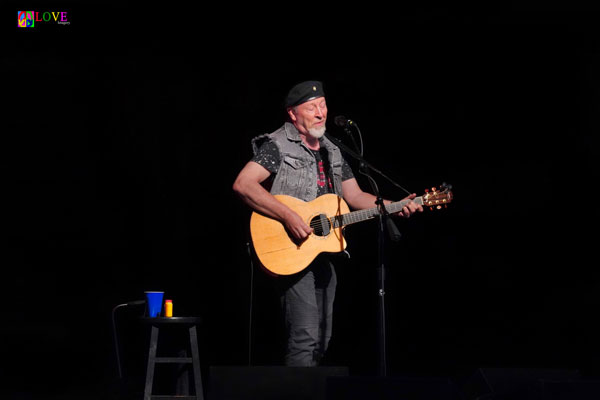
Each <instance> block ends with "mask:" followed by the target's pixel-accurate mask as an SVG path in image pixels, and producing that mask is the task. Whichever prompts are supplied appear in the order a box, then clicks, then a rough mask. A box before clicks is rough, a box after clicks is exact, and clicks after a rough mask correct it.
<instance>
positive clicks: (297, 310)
mask: <svg viewBox="0 0 600 400" xmlns="http://www.w3.org/2000/svg"><path fill="white" fill-rule="evenodd" d="M280 285H281V286H280V290H282V292H281V306H282V309H283V313H284V318H285V325H286V331H287V343H286V350H285V365H287V366H290V367H292V366H293V367H313V366H317V365H319V362H320V360H321V358H322V357H323V355H324V354H325V351H326V350H327V346H328V345H329V340H330V339H331V332H332V316H333V300H334V297H335V288H336V285H337V278H336V275H335V269H334V267H333V265H332V264H331V262H330V261H329V260H328V259H327V257H325V256H321V257H317V259H316V260H315V261H314V262H313V263H312V264H311V265H310V266H309V267H308V268H306V269H305V270H303V271H302V272H300V273H298V274H295V275H292V276H289V277H284V278H282V280H281V282H280Z"/></svg>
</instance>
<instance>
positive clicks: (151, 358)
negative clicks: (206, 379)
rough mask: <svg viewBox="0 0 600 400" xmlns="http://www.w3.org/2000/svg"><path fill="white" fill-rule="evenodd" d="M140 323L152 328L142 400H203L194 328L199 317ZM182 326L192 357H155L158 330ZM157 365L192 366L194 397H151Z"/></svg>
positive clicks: (145, 318) (143, 321) (155, 318)
mask: <svg viewBox="0 0 600 400" xmlns="http://www.w3.org/2000/svg"><path fill="white" fill-rule="evenodd" d="M140 320H141V322H142V323H145V324H149V325H151V326H152V332H151V336H150V346H149V350H148V365H147V369H146V387H145V389H144V400H151V399H171V398H172V399H182V398H183V399H196V400H204V394H203V389H202V378H201V371H200V355H199V351H198V337H197V333H196V326H197V325H200V324H201V322H202V318H200V317H141V318H140ZM176 325H179V326H183V327H186V328H188V331H189V336H190V349H191V352H192V357H157V356H156V351H157V347H158V333H159V328H161V327H165V328H166V327H168V326H176ZM157 363H174V364H192V367H193V371H194V386H195V391H196V395H195V396H164V395H163V396H153V395H152V385H153V382H154V367H155V365H156V364H157Z"/></svg>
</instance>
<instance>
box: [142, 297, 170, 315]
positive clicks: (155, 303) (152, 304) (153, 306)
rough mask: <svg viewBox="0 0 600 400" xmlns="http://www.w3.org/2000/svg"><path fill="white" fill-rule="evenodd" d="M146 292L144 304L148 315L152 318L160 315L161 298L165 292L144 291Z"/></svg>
mask: <svg viewBox="0 0 600 400" xmlns="http://www.w3.org/2000/svg"><path fill="white" fill-rule="evenodd" d="M144 293H145V294H146V305H147V306H148V315H149V316H150V317H152V318H154V317H160V312H161V311H162V300H163V296H164V294H165V292H153V291H148V292H144Z"/></svg>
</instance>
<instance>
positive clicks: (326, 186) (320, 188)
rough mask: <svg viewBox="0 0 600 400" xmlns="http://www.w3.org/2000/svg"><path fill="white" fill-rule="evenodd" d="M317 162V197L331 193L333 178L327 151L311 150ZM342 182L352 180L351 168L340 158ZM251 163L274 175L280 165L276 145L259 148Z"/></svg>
mask: <svg viewBox="0 0 600 400" xmlns="http://www.w3.org/2000/svg"><path fill="white" fill-rule="evenodd" d="M311 151H312V152H313V154H314V155H315V159H316V161H317V197H318V196H322V195H324V194H326V193H333V192H334V191H333V178H332V174H331V168H330V165H329V157H328V154H327V150H326V149H325V147H324V146H321V149H320V150H311ZM342 160H343V161H342V182H343V181H346V180H348V179H352V178H354V174H353V173H352V168H350V165H348V163H347V162H346V160H345V159H344V158H343V157H342ZM252 161H254V162H256V163H258V164H260V165H262V166H263V167H264V168H265V169H266V170H267V171H269V172H270V173H272V174H276V173H277V171H279V165H280V164H281V155H280V154H279V148H278V147H277V145H276V144H275V143H274V142H273V141H271V140H269V141H266V142H265V143H263V144H262V146H260V147H259V149H258V152H257V153H256V155H255V156H254V157H253V158H252Z"/></svg>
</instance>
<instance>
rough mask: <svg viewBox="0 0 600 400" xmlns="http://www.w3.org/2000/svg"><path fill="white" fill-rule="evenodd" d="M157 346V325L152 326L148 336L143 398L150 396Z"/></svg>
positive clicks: (148, 399)
mask: <svg viewBox="0 0 600 400" xmlns="http://www.w3.org/2000/svg"><path fill="white" fill-rule="evenodd" d="M157 346H158V327H156V326H152V335H151V336H150V349H149V350H148V367H147V369H146V388H145V389H144V400H150V397H152V382H153V381H154V365H155V364H156V348H157Z"/></svg>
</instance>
